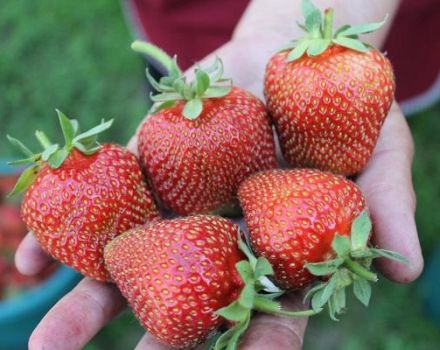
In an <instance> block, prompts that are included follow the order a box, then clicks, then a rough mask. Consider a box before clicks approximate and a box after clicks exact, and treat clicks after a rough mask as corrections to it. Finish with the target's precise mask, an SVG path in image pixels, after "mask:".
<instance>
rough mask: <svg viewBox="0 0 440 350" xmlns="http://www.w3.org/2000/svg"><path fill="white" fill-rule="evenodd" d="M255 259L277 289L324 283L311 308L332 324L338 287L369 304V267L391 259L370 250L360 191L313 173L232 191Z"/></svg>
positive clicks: (257, 180) (261, 180)
mask: <svg viewBox="0 0 440 350" xmlns="http://www.w3.org/2000/svg"><path fill="white" fill-rule="evenodd" d="M238 196H239V200H240V204H241V205H242V208H243V212H244V215H245V221H246V224H247V226H248V228H249V239H250V242H251V244H252V247H253V248H254V251H255V253H256V255H257V256H263V257H266V258H267V259H268V260H269V262H270V263H271V264H272V266H273V268H274V271H275V277H276V281H277V282H278V284H279V285H280V286H281V287H282V288H285V289H298V288H303V287H304V286H306V285H308V284H310V283H311V282H313V281H316V280H317V276H331V278H330V279H329V281H328V282H322V283H320V284H319V285H318V286H317V287H316V288H314V289H312V293H315V294H314V296H313V298H312V306H313V307H314V308H319V307H322V306H323V305H324V304H325V303H326V302H328V305H329V311H330V315H331V316H332V317H335V315H336V314H337V313H340V312H341V311H342V310H343V309H344V307H345V292H344V288H345V287H347V286H348V285H350V284H351V283H353V284H354V286H353V287H354V292H355V295H356V296H357V297H358V298H359V299H360V300H361V301H362V302H363V303H364V304H368V300H369V295H370V293H371V290H370V286H369V284H368V282H369V281H373V282H375V281H376V280H377V277H376V275H375V274H374V273H372V272H371V271H369V267H370V264H371V260H372V259H373V258H375V257H379V256H383V257H387V258H391V259H395V260H398V261H401V262H404V261H405V259H404V258H402V257H401V256H400V255H398V254H397V253H394V252H390V251H385V250H380V249H375V248H369V247H368V240H369V237H370V231H371V222H370V220H369V217H368V214H367V208H366V206H365V199H364V196H363V194H362V192H361V191H360V189H359V188H358V187H357V186H356V185H355V184H354V183H353V182H351V181H349V180H347V179H345V178H343V177H342V176H339V175H334V174H331V173H325V172H321V171H318V170H311V169H300V170H273V171H266V172H261V173H259V174H256V175H253V176H251V177H250V178H248V179H247V180H245V181H244V182H243V183H242V184H241V186H240V188H239V191H238Z"/></svg>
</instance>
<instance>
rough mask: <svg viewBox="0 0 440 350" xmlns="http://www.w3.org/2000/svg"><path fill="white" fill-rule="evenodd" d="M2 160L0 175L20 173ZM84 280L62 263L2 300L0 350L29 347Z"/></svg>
mask: <svg viewBox="0 0 440 350" xmlns="http://www.w3.org/2000/svg"><path fill="white" fill-rule="evenodd" d="M7 161H8V160H5V159H0V177H1V176H2V175H13V174H17V168H16V167H11V166H9V165H8V164H7ZM80 279H81V275H80V274H78V273H77V272H75V271H73V270H72V269H70V268H68V267H66V266H60V267H59V268H57V270H56V271H55V272H54V273H53V274H52V275H51V276H50V277H49V278H48V279H47V280H45V281H44V282H41V283H40V284H38V285H37V286H35V287H33V288H30V289H28V290H26V291H25V292H23V293H21V294H19V295H17V297H15V298H12V299H8V300H5V301H0V350H12V349H13V350H21V349H27V342H28V339H29V336H30V335H31V333H32V331H33V329H34V328H35V327H36V325H37V324H38V322H39V321H40V320H41V319H42V318H43V316H44V315H45V314H46V313H47V311H49V309H50V308H51V307H52V306H53V305H54V304H55V303H56V302H57V301H58V300H59V299H60V298H61V297H62V296H63V295H64V294H66V293H67V292H68V291H70V290H71V289H72V288H73V287H74V286H75V285H76V284H77V283H78V281H79V280H80Z"/></svg>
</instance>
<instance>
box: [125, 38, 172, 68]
mask: <svg viewBox="0 0 440 350" xmlns="http://www.w3.org/2000/svg"><path fill="white" fill-rule="evenodd" d="M131 48H132V50H133V51H136V52H139V53H142V54H144V55H147V56H150V57H152V58H153V59H154V60H156V61H158V62H159V63H160V64H161V65H162V66H164V68H166V70H167V71H168V72H170V71H171V67H172V65H173V59H172V58H171V57H170V56H169V55H168V54H167V53H166V52H165V51H163V50H162V49H160V48H158V47H157V46H154V45H151V44H149V43H146V42H144V41H140V40H136V41H134V42H133V43H132V44H131ZM179 71H180V70H179ZM180 73H181V72H180Z"/></svg>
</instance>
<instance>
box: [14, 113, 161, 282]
mask: <svg viewBox="0 0 440 350" xmlns="http://www.w3.org/2000/svg"><path fill="white" fill-rule="evenodd" d="M57 112H58V117H59V121H60V124H61V128H62V131H63V134H64V138H65V142H66V144H65V146H64V147H60V146H59V145H58V144H52V143H51V142H50V141H49V140H48V138H47V137H46V135H45V134H44V133H43V132H41V131H37V133H36V136H37V139H38V141H39V142H40V143H41V145H42V146H43V148H44V151H43V152H42V153H38V154H33V153H32V152H31V151H30V150H29V149H28V148H26V147H25V146H24V145H23V144H22V143H21V142H20V141H18V140H16V139H13V138H11V137H9V139H10V140H11V141H12V142H13V143H14V144H15V145H17V146H19V147H20V148H21V150H22V151H23V152H24V153H25V154H26V155H27V156H28V158H27V159H25V160H22V161H17V162H14V163H15V164H28V163H30V164H31V166H30V167H29V168H27V169H26V170H25V171H24V172H23V173H22V175H21V177H20V178H19V180H18V181H17V184H16V186H15V188H14V189H13V191H12V192H11V194H12V195H14V194H17V193H19V192H22V191H25V190H27V191H26V194H25V196H24V199H23V202H22V206H21V214H22V218H23V220H24V222H25V223H26V225H27V227H28V229H29V230H31V231H32V232H33V233H34V234H35V237H36V238H37V239H38V241H39V242H40V244H41V246H42V248H43V249H44V250H45V251H47V252H48V253H49V254H50V255H51V256H53V257H54V258H55V259H57V260H59V261H61V262H63V263H65V264H66V265H69V266H71V267H73V268H75V269H76V270H78V271H79V272H81V273H83V274H84V275H86V276H89V277H92V278H95V279H97V280H101V281H105V280H108V279H109V275H108V273H107V271H106V270H105V267H104V258H103V249H104V246H105V245H106V244H107V243H108V242H109V241H110V240H112V239H113V238H114V237H115V236H117V235H118V234H120V233H121V232H124V231H126V230H128V229H130V228H132V227H134V226H136V225H139V224H143V223H145V222H146V221H149V220H152V219H155V218H157V217H158V211H157V209H156V206H155V204H154V202H153V198H152V195H151V193H150V191H149V190H148V188H147V185H146V183H145V181H144V179H143V176H142V173H141V169H140V166H139V163H138V161H137V159H136V157H135V156H134V155H133V154H132V153H130V152H129V151H127V150H126V149H124V148H122V147H120V146H117V145H111V144H104V145H102V146H101V145H99V144H98V143H97V142H96V136H97V135H98V134H99V133H101V132H102V131H104V130H106V129H108V128H109V127H110V126H111V124H112V121H108V122H104V121H103V122H102V123H101V124H100V125H98V126H96V127H94V128H92V129H90V130H88V131H86V132H84V133H81V134H79V132H78V122H77V121H76V120H73V119H68V118H67V117H66V116H65V115H64V114H63V113H61V112H59V111H57Z"/></svg>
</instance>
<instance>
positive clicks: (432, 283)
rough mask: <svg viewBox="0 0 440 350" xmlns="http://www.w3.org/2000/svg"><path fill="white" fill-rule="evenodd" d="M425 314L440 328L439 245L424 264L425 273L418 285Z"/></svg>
mask: <svg viewBox="0 0 440 350" xmlns="http://www.w3.org/2000/svg"><path fill="white" fill-rule="evenodd" d="M419 292H420V294H421V296H422V299H423V304H424V308H425V312H426V313H427V314H428V315H429V316H430V317H431V318H432V319H433V320H434V321H435V322H436V323H437V325H439V326H440V298H439V296H440V245H439V246H437V248H436V249H435V250H434V252H433V254H432V256H431V257H430V259H429V260H428V261H427V262H426V268H425V272H424V273H423V275H422V278H421V280H420V283H419Z"/></svg>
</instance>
